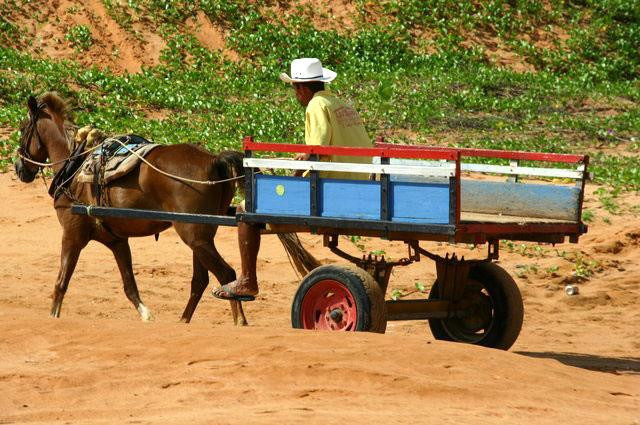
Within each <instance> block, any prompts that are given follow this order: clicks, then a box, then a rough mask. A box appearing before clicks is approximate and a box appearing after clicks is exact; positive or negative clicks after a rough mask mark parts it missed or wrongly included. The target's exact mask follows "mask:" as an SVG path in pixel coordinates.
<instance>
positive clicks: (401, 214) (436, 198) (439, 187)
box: [391, 181, 450, 224]
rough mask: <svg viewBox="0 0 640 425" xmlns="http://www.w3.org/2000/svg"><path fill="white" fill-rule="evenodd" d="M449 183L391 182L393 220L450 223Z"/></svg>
mask: <svg viewBox="0 0 640 425" xmlns="http://www.w3.org/2000/svg"><path fill="white" fill-rule="evenodd" d="M449 194H450V191H449V184H446V183H411V182H393V181H392V182H391V221H398V222H407V223H434V224H436V223H437V224H448V223H449V204H450V203H449V196H450V195H449Z"/></svg>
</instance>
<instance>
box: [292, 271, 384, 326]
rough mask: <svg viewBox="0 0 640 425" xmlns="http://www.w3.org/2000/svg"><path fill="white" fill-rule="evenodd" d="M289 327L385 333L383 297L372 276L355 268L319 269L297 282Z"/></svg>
mask: <svg viewBox="0 0 640 425" xmlns="http://www.w3.org/2000/svg"><path fill="white" fill-rule="evenodd" d="M291 324H292V325H293V327H294V328H297V329H320V330H329V331H369V332H380V333H384V331H385V329H386V328H387V317H386V311H385V304H384V294H382V291H381V290H380V287H379V286H378V284H377V283H376V281H375V280H374V279H373V277H371V275H369V274H368V273H367V272H365V271H364V270H362V269H360V268H358V267H356V266H351V265H326V266H320V267H318V268H316V269H314V270H313V271H311V273H309V274H308V275H307V276H306V277H305V278H304V279H303V280H302V282H301V283H300V287H299V288H298V291H297V292H296V295H295V297H294V298H293V305H292V306H291Z"/></svg>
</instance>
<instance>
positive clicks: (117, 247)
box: [107, 239, 153, 322]
mask: <svg viewBox="0 0 640 425" xmlns="http://www.w3.org/2000/svg"><path fill="white" fill-rule="evenodd" d="M107 246H108V247H109V249H110V250H111V252H113V255H114V257H116V262H117V263H118V269H120V276H122V283H123V284H124V293H125V295H126V296H127V298H128V299H129V301H131V303H132V304H133V305H134V307H135V308H136V310H138V313H140V317H141V318H142V320H143V321H145V322H148V321H151V320H153V316H152V315H151V311H150V310H149V309H148V308H147V307H146V306H145V305H144V304H143V303H142V300H140V294H139V293H138V285H137V284H136V279H135V277H134V275H133V267H132V265H131V248H129V242H128V241H127V240H126V239H118V240H115V241H113V242H111V243H109V244H107Z"/></svg>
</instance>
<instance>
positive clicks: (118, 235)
mask: <svg viewBox="0 0 640 425" xmlns="http://www.w3.org/2000/svg"><path fill="white" fill-rule="evenodd" d="M28 106H29V118H28V119H27V120H26V121H25V122H24V123H23V124H22V126H21V128H20V130H21V139H20V147H19V149H18V152H19V154H20V158H18V159H17V160H16V162H15V164H14V165H15V170H16V174H17V175H18V177H19V178H20V180H21V181H23V182H26V183H29V182H32V181H33V180H34V179H35V177H36V176H37V174H38V171H39V170H40V166H38V165H37V164H34V162H39V163H43V162H45V161H46V160H47V159H48V160H49V161H50V163H51V165H52V168H53V170H54V171H55V172H57V171H58V170H60V168H62V167H63V164H64V162H65V159H67V158H69V156H70V153H71V152H73V150H74V147H75V146H74V142H73V138H71V137H69V136H70V135H69V128H70V127H71V123H70V122H69V121H68V106H67V104H66V102H65V101H64V100H62V99H61V98H60V97H59V96H58V95H57V94H55V93H46V94H44V95H42V96H41V97H40V98H39V99H35V98H34V97H33V96H31V97H30V98H29V100H28ZM146 159H147V161H148V162H149V163H151V164H153V165H154V166H155V167H157V168H158V169H160V170H163V171H165V172H167V173H171V174H173V175H179V176H182V177H185V178H189V179H193V180H199V181H203V180H209V181H218V180H229V178H230V177H232V176H241V175H242V174H243V169H242V154H241V153H240V152H233V151H228V152H222V153H220V154H219V155H217V156H214V155H211V154H210V153H208V152H206V151H205V150H204V149H202V148H200V147H198V146H194V145H186V144H182V145H171V146H161V147H158V148H156V149H155V150H152V151H151V152H150V153H149V154H148V155H147V156H146ZM235 187H236V182H234V181H224V182H220V183H219V184H214V185H204V184H196V183H186V182H183V181H180V180H177V179H174V178H171V177H167V176H165V175H162V174H160V173H158V172H156V171H154V170H153V169H152V168H151V167H149V166H148V165H147V164H144V163H142V164H141V165H140V166H139V167H138V168H137V169H136V170H135V171H132V172H131V173H129V174H128V175H126V176H124V177H121V178H119V179H117V180H115V181H113V182H111V183H109V185H108V186H107V187H105V188H104V191H103V195H104V196H105V197H106V199H109V201H110V206H113V207H122V208H141V209H150V210H163V211H175V212H189V213H199V214H214V215H221V214H225V213H226V211H227V209H228V207H229V204H230V203H231V200H232V199H233V196H234V193H235ZM74 202H80V203H84V204H93V203H95V201H94V194H93V193H92V185H91V184H87V183H78V182H75V181H73V182H72V183H71V186H70V187H69V190H68V191H66V192H64V194H63V195H62V196H60V197H58V198H57V199H56V200H55V201H54V207H55V210H56V213H57V215H58V221H59V222H60V224H61V225H62V228H63V234H62V254H61V258H60V271H59V274H58V279H57V281H56V284H55V287H54V291H53V304H52V306H51V316H52V317H59V316H60V308H61V305H62V300H63V298H64V295H65V293H66V291H67V287H68V285H69V280H70V279H71V275H72V274H73V271H74V268H75V266H76V263H77V261H78V257H79V255H80V251H82V249H83V248H84V247H85V246H86V245H87V244H88V243H89V241H91V240H95V241H98V242H100V243H102V244H104V245H106V246H107V247H108V248H109V249H110V250H111V251H112V252H113V255H114V256H115V259H116V262H117V264H118V268H119V270H120V274H121V276H122V281H123V284H124V292H125V294H126V296H127V298H128V299H129V300H130V301H131V302H132V303H133V305H134V306H135V308H136V309H137V310H138V312H139V313H140V316H141V318H142V320H145V321H146V320H150V319H151V313H150V311H149V309H148V308H147V307H146V306H145V305H144V304H143V303H142V301H141V299H140V295H139V294H138V287H137V285H136V281H135V278H134V275H133V269H132V266H131V250H130V248H129V243H128V238H130V237H138V236H150V235H155V234H157V233H159V232H162V231H163V230H166V229H168V228H169V227H171V225H172V224H173V226H174V228H175V230H176V232H177V233H178V235H179V236H180V238H181V239H182V240H183V241H184V243H185V244H187V245H188V246H189V247H190V248H191V249H192V251H193V277H192V279H191V294H190V297H189V301H188V303H187V306H186V307H185V309H184V312H183V313H182V319H181V320H182V321H183V322H186V323H188V322H189V321H190V320H191V317H192V316H193V313H194V311H195V309H196V306H197V305H198V302H199V301H200V298H201V297H202V293H203V292H204V290H205V288H206V287H207V285H208V284H209V273H208V272H211V273H213V274H214V276H215V277H216V279H217V280H218V281H219V282H220V284H221V285H222V284H226V283H229V282H232V281H234V280H235V278H236V274H235V271H234V270H233V269H232V268H231V267H230V266H229V264H227V262H226V261H225V260H224V259H223V258H222V257H221V256H220V254H219V253H218V251H217V250H216V247H215V245H214V236H215V234H216V230H217V227H216V226H211V225H205V224H190V223H179V222H174V223H166V222H159V221H149V220H129V219H116V218H105V219H104V220H96V219H95V218H91V217H87V216H80V215H74V214H72V213H71V210H70V206H71V204H72V203H74ZM231 308H232V312H233V317H234V321H235V322H236V323H237V324H246V319H245V316H244V312H243V311H242V305H241V304H240V303H239V302H237V301H231ZM238 314H240V320H239V321H238Z"/></svg>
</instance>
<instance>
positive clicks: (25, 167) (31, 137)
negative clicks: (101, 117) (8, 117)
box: [14, 93, 69, 183]
mask: <svg viewBox="0 0 640 425" xmlns="http://www.w3.org/2000/svg"><path fill="white" fill-rule="evenodd" d="M27 106H28V115H27V118H26V119H25V120H24V121H23V122H22V124H21V125H20V146H19V148H18V159H16V161H15V162H14V167H15V170H16V174H17V175H18V178H19V179H20V180H21V181H23V182H25V183H30V182H32V181H33V180H34V179H35V178H36V176H37V174H38V171H40V169H41V168H42V166H41V165H38V164H42V163H44V162H45V161H46V160H47V159H53V158H52V156H53V155H54V154H57V156H61V155H62V156H65V155H66V156H68V155H69V146H68V143H67V137H66V134H65V127H64V122H65V119H66V115H67V105H66V103H65V102H64V100H62V99H61V98H60V97H59V96H58V95H57V94H56V93H46V94H44V95H43V96H41V97H40V99H36V98H35V97H34V96H29V99H28V100H27ZM56 142H57V145H56V144H55V143H56Z"/></svg>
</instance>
